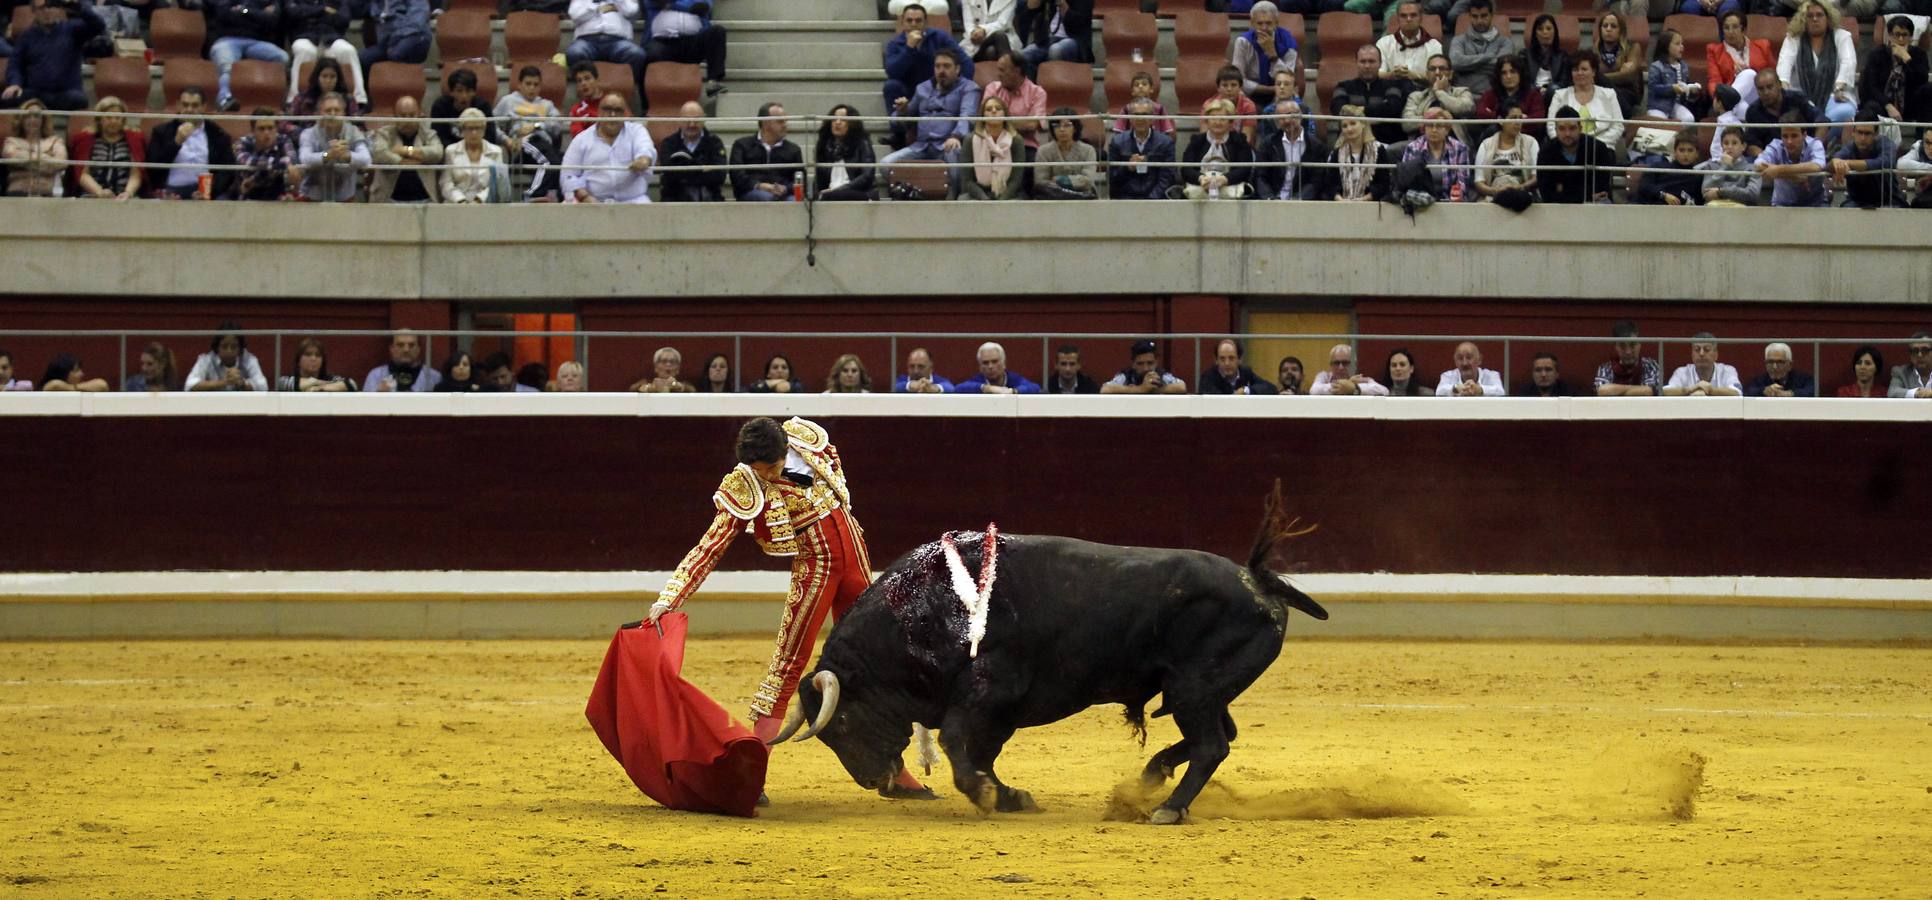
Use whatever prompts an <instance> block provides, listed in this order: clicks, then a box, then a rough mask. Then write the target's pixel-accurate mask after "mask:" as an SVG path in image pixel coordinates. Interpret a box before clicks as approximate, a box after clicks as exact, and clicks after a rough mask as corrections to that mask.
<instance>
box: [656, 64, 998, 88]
mask: <svg viewBox="0 0 1932 900" xmlns="http://www.w3.org/2000/svg"><path fill="white" fill-rule="evenodd" d="M652 65H657V64H656V63H652ZM999 77H1000V71H999V67H997V66H989V65H987V64H985V63H980V64H979V65H976V66H974V67H973V83H974V84H977V85H979V87H980V90H982V91H984V90H985V89H986V86H987V85H989V84H992V83H993V82H995V81H998V80H999ZM644 89H645V90H646V91H649V90H650V89H651V82H650V78H649V77H646V78H645V80H644Z"/></svg>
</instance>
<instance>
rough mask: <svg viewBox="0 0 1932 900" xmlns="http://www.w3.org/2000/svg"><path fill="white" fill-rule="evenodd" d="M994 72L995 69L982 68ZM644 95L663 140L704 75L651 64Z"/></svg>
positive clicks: (687, 66)
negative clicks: (673, 119) (675, 117)
mask: <svg viewBox="0 0 1932 900" xmlns="http://www.w3.org/2000/svg"><path fill="white" fill-rule="evenodd" d="M980 68H982V69H989V70H990V69H992V68H993V67H992V66H980ZM644 93H645V98H644V99H645V101H646V107H645V112H644V114H645V115H647V116H650V117H651V118H652V119H653V121H651V122H648V123H646V124H647V125H648V127H649V128H650V131H651V139H652V140H654V141H655V140H662V139H663V138H662V137H660V136H659V135H660V134H661V135H663V136H664V137H668V136H670V134H671V132H673V131H676V130H677V127H678V126H677V123H676V122H675V121H672V120H671V117H673V116H676V115H677V114H678V110H679V109H680V108H681V107H683V106H684V104H686V103H688V102H690V101H693V100H701V99H702V98H703V96H704V74H703V71H702V70H701V69H700V68H699V67H698V66H697V64H695V63H679V62H670V61H668V60H666V61H663V62H654V63H651V64H650V66H649V67H648V68H646V69H645V70H644Z"/></svg>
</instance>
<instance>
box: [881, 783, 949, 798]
mask: <svg viewBox="0 0 1932 900" xmlns="http://www.w3.org/2000/svg"><path fill="white" fill-rule="evenodd" d="M879 796H881V797H884V798H886V799H887V800H937V799H939V795H938V794H935V793H933V792H932V788H929V787H922V788H909V787H901V786H899V785H896V784H888V785H886V786H885V787H882V788H880V789H879Z"/></svg>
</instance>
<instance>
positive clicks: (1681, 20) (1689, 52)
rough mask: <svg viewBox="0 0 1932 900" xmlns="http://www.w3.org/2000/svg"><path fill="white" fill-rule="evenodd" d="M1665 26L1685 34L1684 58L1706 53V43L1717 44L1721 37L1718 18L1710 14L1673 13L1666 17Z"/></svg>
mask: <svg viewBox="0 0 1932 900" xmlns="http://www.w3.org/2000/svg"><path fill="white" fill-rule="evenodd" d="M1664 27H1665V28H1671V29H1675V30H1676V31H1677V33H1678V34H1681V35H1683V36H1684V58H1685V59H1690V58H1691V57H1693V56H1703V55H1704V45H1705V44H1715V43H1717V39H1718V37H1719V34H1718V30H1717V20H1716V19H1713V18H1711V17H1710V16H1693V15H1687V14H1685V13H1672V14H1670V15H1668V16H1665V17H1664Z"/></svg>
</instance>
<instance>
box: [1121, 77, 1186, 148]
mask: <svg viewBox="0 0 1932 900" xmlns="http://www.w3.org/2000/svg"><path fill="white" fill-rule="evenodd" d="M1159 94H1160V88H1159V87H1158V86H1157V85H1155V84H1154V76H1152V75H1150V74H1148V73H1146V72H1140V71H1136V72H1135V73H1134V76H1133V78H1131V79H1129V80H1128V82H1127V102H1126V104H1125V105H1123V106H1121V108H1120V118H1118V119H1115V120H1114V133H1116V134H1122V133H1125V132H1128V131H1132V130H1133V129H1134V123H1133V122H1132V121H1130V120H1129V119H1128V118H1127V117H1128V116H1129V115H1131V114H1132V113H1131V111H1130V110H1129V109H1128V108H1127V107H1130V106H1133V105H1134V101H1136V100H1146V101H1147V102H1148V103H1150V104H1152V105H1153V110H1154V111H1153V113H1151V114H1152V115H1156V116H1160V118H1159V119H1156V120H1154V123H1153V125H1154V130H1156V131H1159V132H1160V133H1162V134H1164V135H1167V136H1168V137H1173V136H1174V120H1173V119H1170V118H1167V107H1165V106H1162V105H1161V99H1160V96H1159Z"/></svg>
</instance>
